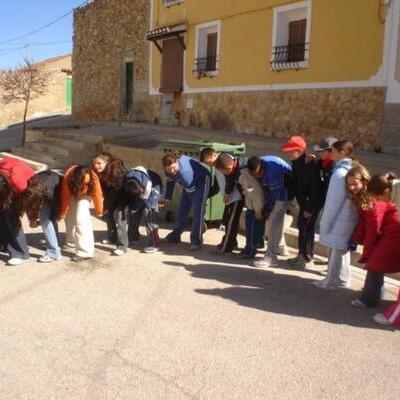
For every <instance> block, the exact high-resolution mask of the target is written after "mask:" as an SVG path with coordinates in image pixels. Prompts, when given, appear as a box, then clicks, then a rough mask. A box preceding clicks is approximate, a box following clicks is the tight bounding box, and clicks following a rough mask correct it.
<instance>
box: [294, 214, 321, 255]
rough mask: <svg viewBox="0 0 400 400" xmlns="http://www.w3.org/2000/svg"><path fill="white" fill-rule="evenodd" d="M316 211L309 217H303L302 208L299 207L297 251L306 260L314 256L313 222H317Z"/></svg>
mask: <svg viewBox="0 0 400 400" xmlns="http://www.w3.org/2000/svg"><path fill="white" fill-rule="evenodd" d="M317 218H318V213H314V214H313V215H312V216H311V217H309V218H305V217H304V210H303V209H300V214H299V220H298V228H299V253H300V254H301V255H302V256H303V257H304V259H305V260H306V261H311V260H312V259H313V258H314V242H315V223H316V222H317Z"/></svg>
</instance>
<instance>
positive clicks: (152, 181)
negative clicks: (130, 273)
mask: <svg viewBox="0 0 400 400" xmlns="http://www.w3.org/2000/svg"><path fill="white" fill-rule="evenodd" d="M161 191H162V181H161V177H160V176H159V175H158V174H157V173H155V172H154V171H151V170H149V169H146V168H144V167H142V166H138V167H136V168H133V169H131V170H129V171H128V172H127V173H126V175H125V179H124V183H123V186H122V193H121V199H122V200H121V201H122V208H123V209H124V210H125V213H127V214H128V215H129V228H128V232H127V231H126V229H125V231H124V233H123V236H124V242H125V243H127V242H128V238H129V239H132V237H133V236H135V237H136V238H137V237H138V236H139V226H140V222H141V220H142V218H143V216H144V221H145V225H146V230H147V235H148V238H149V243H148V245H147V246H146V247H145V248H144V252H145V253H154V252H156V251H158V247H159V244H160V243H159V242H160V239H159V236H158V228H159V225H158V202H159V200H160V197H161ZM114 254H116V255H122V254H123V251H119V249H117V250H115V251H114Z"/></svg>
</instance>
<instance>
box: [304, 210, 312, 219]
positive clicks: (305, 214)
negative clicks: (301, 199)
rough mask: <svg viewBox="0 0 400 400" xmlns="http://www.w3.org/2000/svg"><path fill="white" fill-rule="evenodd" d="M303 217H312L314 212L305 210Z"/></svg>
mask: <svg viewBox="0 0 400 400" xmlns="http://www.w3.org/2000/svg"><path fill="white" fill-rule="evenodd" d="M303 217H304V218H311V217H312V213H309V212H308V211H303Z"/></svg>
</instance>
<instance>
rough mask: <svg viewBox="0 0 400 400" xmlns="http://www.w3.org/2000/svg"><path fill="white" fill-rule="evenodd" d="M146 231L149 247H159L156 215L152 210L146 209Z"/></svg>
mask: <svg viewBox="0 0 400 400" xmlns="http://www.w3.org/2000/svg"><path fill="white" fill-rule="evenodd" d="M144 215H145V223H146V231H147V235H148V238H149V242H148V243H149V244H148V245H149V246H151V247H155V248H157V247H159V246H160V239H159V237H158V228H159V225H158V213H157V211H156V210H155V209H154V208H146V209H145V211H144Z"/></svg>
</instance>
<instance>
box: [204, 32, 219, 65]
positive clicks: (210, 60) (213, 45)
mask: <svg viewBox="0 0 400 400" xmlns="http://www.w3.org/2000/svg"><path fill="white" fill-rule="evenodd" d="M217 43H218V34H217V33H216V32H215V33H209V34H208V35H207V63H206V71H215V70H216V69H217Z"/></svg>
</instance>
